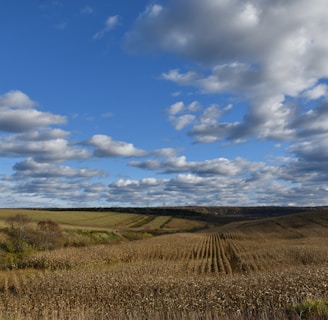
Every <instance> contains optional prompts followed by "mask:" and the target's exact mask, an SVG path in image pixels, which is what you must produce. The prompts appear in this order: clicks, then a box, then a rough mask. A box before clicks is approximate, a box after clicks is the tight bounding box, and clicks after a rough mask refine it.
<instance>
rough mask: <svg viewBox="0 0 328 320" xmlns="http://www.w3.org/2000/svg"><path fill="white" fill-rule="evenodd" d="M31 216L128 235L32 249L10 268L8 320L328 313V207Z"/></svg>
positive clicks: (0, 283) (4, 275) (5, 295)
mask: <svg viewBox="0 0 328 320" xmlns="http://www.w3.org/2000/svg"><path fill="white" fill-rule="evenodd" d="M12 213H13V212H9V211H8V210H3V211H2V212H1V210H0V219H3V220H2V221H3V225H4V227H3V228H6V227H5V225H6V222H5V219H6V218H8V217H9V216H10V215H11V214H12ZM15 213H17V211H15ZM23 213H24V214H28V215H29V216H30V217H31V218H32V222H30V224H32V225H33V223H35V222H36V221H38V220H39V219H41V220H44V219H47V218H49V217H51V219H53V220H54V221H56V222H57V223H58V224H59V225H60V227H61V228H62V230H63V232H68V231H65V230H72V228H73V230H75V231H74V232H76V230H78V229H79V228H82V229H83V230H92V231H99V232H105V231H106V232H114V233H115V234H116V233H117V234H119V235H120V238H119V239H120V241H112V242H111V243H106V244H97V245H91V244H88V245H85V246H79V247H76V246H75V247H74V246H66V247H62V248H58V249H55V250H42V251H41V250H30V251H29V252H28V254H26V255H23V256H22V257H20V259H19V260H17V261H15V264H14V265H13V266H8V267H7V268H4V270H3V271H2V272H1V273H0V296H1V300H0V318H1V319H328V268H327V267H328V232H327V231H328V210H327V209H324V208H318V209H315V210H311V211H310V212H301V213H297V214H289V215H286V216H279V217H269V218H258V219H255V218H252V219H244V218H243V217H239V218H238V220H239V221H236V219H233V221H234V222H231V223H222V219H221V220H220V219H218V220H217V222H215V219H209V220H210V221H211V223H206V222H204V221H203V220H204V219H194V220H193V219H191V218H190V217H188V218H183V217H176V216H173V215H170V212H168V214H167V215H157V216H156V215H153V214H152V215H142V214H140V213H136V214H133V213H117V212H108V213H106V212H86V211H81V212H74V211H66V212H61V211H58V212H47V211H42V210H41V211H38V210H37V211H33V210H31V211H26V210H23V211H20V214H23ZM213 221H214V222H213ZM32 227H33V226H31V227H30V228H32ZM65 228H67V229H65ZM97 228H99V229H97ZM201 228H202V229H201ZM159 231H160V232H159ZM129 232H130V233H131V232H132V233H133V234H134V233H137V234H141V235H145V234H146V233H147V234H149V236H148V237H145V236H141V237H139V238H138V237H136V239H138V240H136V241H131V238H130V239H129V238H128V236H127V235H129ZM165 233H166V234H165ZM157 234H160V235H157ZM71 235H72V234H71ZM154 235H157V236H154ZM0 240H1V239H0ZM116 240H117V239H116ZM0 242H1V241H0ZM2 254H5V253H4V252H3V253H2Z"/></svg>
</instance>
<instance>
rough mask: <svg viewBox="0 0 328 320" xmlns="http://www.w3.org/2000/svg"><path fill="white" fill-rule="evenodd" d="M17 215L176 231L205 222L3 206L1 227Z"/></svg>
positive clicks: (82, 225) (86, 226)
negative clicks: (6, 207) (7, 207)
mask: <svg viewBox="0 0 328 320" xmlns="http://www.w3.org/2000/svg"><path fill="white" fill-rule="evenodd" d="M16 214H24V215H27V216H29V217H30V218H31V219H32V221H34V222H38V221H41V220H47V219H51V220H53V221H55V222H57V223H58V224H60V225H61V227H63V228H72V227H73V228H84V229H102V230H112V229H117V230H135V231H158V230H162V231H164V232H175V231H189V230H194V229H201V228H204V227H205V226H206V222H203V221H197V220H191V219H181V218H175V217H174V216H171V215H166V216H163V215H160V216H155V215H146V214H141V213H138V214H137V213H124V212H97V211H71V210H70V211H50V210H32V209H0V226H5V225H6V222H5V220H6V219H7V218H8V217H11V216H14V215H16Z"/></svg>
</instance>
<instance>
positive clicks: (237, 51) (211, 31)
mask: <svg viewBox="0 0 328 320" xmlns="http://www.w3.org/2000/svg"><path fill="white" fill-rule="evenodd" d="M326 13H327V10H326V2H325V1H324V0H314V1H312V2H309V1H306V0H301V1H295V0H292V1H287V2H282V1H271V2H268V1H255V0H251V1H248V2H247V3H245V2H244V1H242V0H234V1H212V0H204V1H197V0H176V1H171V2H168V3H167V4H166V5H163V7H162V10H161V13H160V14H158V15H157V16H151V14H150V13H149V11H147V10H146V11H145V12H144V14H143V15H142V16H141V17H140V18H139V20H138V21H137V24H136V27H135V28H134V30H132V31H131V32H130V33H129V34H127V37H126V41H127V43H128V45H129V46H130V47H133V48H135V49H137V50H138V49H140V48H141V49H146V50H147V49H150V50H161V51H168V52H173V53H175V54H178V55H180V56H181V57H183V58H188V59H190V60H191V61H195V62H197V63H200V64H202V66H203V67H205V68H207V69H208V72H203V73H200V72H199V71H197V72H195V71H193V70H189V71H186V72H180V71H179V70H178V69H172V70H170V71H169V72H166V73H163V74H162V78H163V79H165V80H169V81H172V82H174V83H176V84H178V85H180V86H193V87H195V88H198V89H200V90H201V91H202V92H203V93H207V94H208V93H211V94H216V93H229V94H233V95H238V97H239V99H240V100H244V101H245V102H246V103H247V104H248V105H249V108H248V109H247V111H246V113H245V114H244V117H243V118H244V119H243V122H240V123H220V122H217V123H216V125H214V124H213V123H211V124H209V125H208V126H207V128H206V125H205V124H204V123H202V124H201V127H202V131H203V132H209V131H211V132H212V135H211V136H208V135H205V136H202V135H200V131H199V128H200V127H199V124H196V126H197V127H195V128H193V130H192V134H197V133H199V135H198V136H197V141H198V142H199V141H206V142H208V141H218V140H221V138H222V136H223V137H225V138H226V139H229V140H233V141H235V142H236V141H245V140H246V139H247V138H249V137H256V138H258V139H274V140H286V139H291V138H292V137H293V136H294V135H295V130H294V129H295V128H294V127H293V123H294V117H295V106H294V105H293V104H292V103H286V100H287V99H290V98H298V97H300V96H302V95H304V96H305V97H307V98H309V99H318V98H320V97H322V96H325V95H326V86H325V85H322V84H319V85H317V84H318V83H319V82H320V81H321V79H324V78H327V77H328V61H327V59H326V58H325V57H326V56H327V54H328V43H327V41H325V40H324V39H325V34H326V30H327V28H328V20H327V19H326ZM204 17H206V19H204ZM198 70H199V68H198ZM203 70H204V69H203ZM215 132H217V133H218V134H219V136H217V137H216V138H215V134H214V133H215Z"/></svg>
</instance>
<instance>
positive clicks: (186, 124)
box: [0, 0, 328, 207]
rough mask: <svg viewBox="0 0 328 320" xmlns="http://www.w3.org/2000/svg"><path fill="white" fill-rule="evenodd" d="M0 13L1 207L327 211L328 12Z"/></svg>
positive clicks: (211, 4)
mask: <svg viewBox="0 0 328 320" xmlns="http://www.w3.org/2000/svg"><path fill="white" fill-rule="evenodd" d="M0 6H1V9H0V207H115V206H177V205H200V206H201V205H208V206H266V205H267V206H321V205H328V100H327V99H328V82H327V78H328V59H327V57H328V41H327V30H328V19H327V15H328V6H327V1H326V0H312V1H308V0H287V1H286V0H274V1H273V0H249V1H245V0H202V1H199V0H166V1H164V0H163V1H156V0H155V1H148V0H138V1H128V0H119V1H118V0H113V1H105V0H93V1H87V0H74V1H64V0H58V1H54V0H29V1H25V0H1V1H0Z"/></svg>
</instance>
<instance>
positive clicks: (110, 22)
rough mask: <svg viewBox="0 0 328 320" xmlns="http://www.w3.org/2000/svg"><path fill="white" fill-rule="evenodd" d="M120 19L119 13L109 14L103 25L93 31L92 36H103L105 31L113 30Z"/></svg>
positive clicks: (96, 37) (98, 37)
mask: <svg viewBox="0 0 328 320" xmlns="http://www.w3.org/2000/svg"><path fill="white" fill-rule="evenodd" d="M120 19H121V18H120V16H119V15H115V16H109V17H108V18H107V19H106V21H105V26H104V27H103V28H102V29H101V30H100V31H98V32H97V33H95V34H94V36H93V38H94V39H101V38H103V37H104V36H105V34H106V33H108V32H109V31H111V30H113V29H114V28H115V27H116V26H117V25H118V24H119V23H120Z"/></svg>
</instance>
